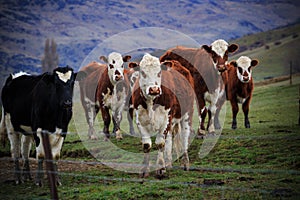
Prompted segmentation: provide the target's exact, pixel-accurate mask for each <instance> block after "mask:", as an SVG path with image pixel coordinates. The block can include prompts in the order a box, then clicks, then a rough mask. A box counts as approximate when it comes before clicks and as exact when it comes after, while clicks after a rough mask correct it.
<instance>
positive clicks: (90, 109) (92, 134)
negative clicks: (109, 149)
mask: <svg viewBox="0 0 300 200" xmlns="http://www.w3.org/2000/svg"><path fill="white" fill-rule="evenodd" d="M98 112H99V108H97V106H96V105H94V104H93V103H91V102H88V103H87V107H86V119H87V123H88V125H89V132H88V135H89V139H92V140H98V137H97V135H96V131H95V128H94V122H95V118H96V115H97V113H98Z"/></svg>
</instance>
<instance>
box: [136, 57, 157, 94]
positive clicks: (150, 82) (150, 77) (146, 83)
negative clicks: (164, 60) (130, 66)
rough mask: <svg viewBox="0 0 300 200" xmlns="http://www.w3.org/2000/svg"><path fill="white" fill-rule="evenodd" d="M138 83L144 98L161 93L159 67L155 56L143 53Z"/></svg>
mask: <svg viewBox="0 0 300 200" xmlns="http://www.w3.org/2000/svg"><path fill="white" fill-rule="evenodd" d="M139 85H140V87H141V90H142V92H143V94H144V96H145V97H146V98H150V99H153V98H155V97H156V96H157V95H160V94H161V67H160V62H159V59H158V58H157V57H154V56H151V55H150V54H145V55H144V57H143V59H142V61H141V62H140V75H139Z"/></svg>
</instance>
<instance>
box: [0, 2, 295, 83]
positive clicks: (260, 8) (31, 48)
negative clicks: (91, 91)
mask: <svg viewBox="0 0 300 200" xmlns="http://www.w3.org/2000/svg"><path fill="white" fill-rule="evenodd" d="M0 5H1V6H0V41H1V46H0V67H1V70H0V84H1V85H2V82H3V79H4V78H5V77H7V75H8V74H9V73H13V72H17V71H20V70H24V71H27V72H30V73H40V72H41V62H40V60H41V58H42V55H43V49H44V43H45V40H46V39H47V38H54V39H55V41H56V43H57V44H58V46H57V50H58V54H59V65H60V66H65V65H70V66H71V67H73V68H75V69H79V67H80V64H81V63H82V61H83V60H84V59H85V58H86V56H87V55H88V54H89V53H90V52H91V51H92V50H93V49H94V48H95V47H96V46H97V45H99V44H100V43H101V42H103V41H104V40H106V39H108V38H110V37H112V36H114V35H116V34H118V33H122V32H124V31H128V30H134V29H136V28H143V27H163V28H166V29H170V30H175V31H179V32H181V33H183V34H186V35H187V36H189V37H191V38H193V39H194V40H195V41H197V42H198V43H199V44H209V43H211V42H212V41H213V40H215V39H217V38H224V39H226V40H232V39H236V38H240V37H242V36H244V35H249V34H255V33H259V32H265V31H268V30H272V29H276V28H278V27H282V26H288V25H291V24H294V23H297V22H299V19H300V14H299V12H298V10H299V7H300V4H299V2H297V1H282V0H279V1H278V0H263V1H237V0H225V1H211V0H203V1H198V0H180V1H172V0H167V1H158V2H155V3H153V1H150V0H147V1H142V2H141V1H137V0H126V1H117V0H112V1H111V0H110V1H96V0H91V1H79V0H72V1H70V0H58V1H42V0H12V1H4V0H0ZM266 11H267V12H266ZM253 12H255V14H254V13H253ZM150 34H151V33H150ZM165 41H166V40H165ZM162 42H163V41H162ZM174 45H175V44H174Z"/></svg>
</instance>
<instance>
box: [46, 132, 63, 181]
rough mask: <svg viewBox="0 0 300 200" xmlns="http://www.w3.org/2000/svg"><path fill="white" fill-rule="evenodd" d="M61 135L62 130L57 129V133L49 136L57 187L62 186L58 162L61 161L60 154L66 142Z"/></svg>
mask: <svg viewBox="0 0 300 200" xmlns="http://www.w3.org/2000/svg"><path fill="white" fill-rule="evenodd" d="M61 133H62V129H59V128H56V131H55V133H53V134H50V135H49V140H50V146H51V151H52V158H53V167H54V173H55V182H56V185H62V184H61V181H60V178H59V176H58V168H57V161H58V160H59V159H60V153H61V149H62V145H63V142H64V137H63V136H62V135H61Z"/></svg>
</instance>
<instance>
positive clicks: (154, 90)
mask: <svg viewBox="0 0 300 200" xmlns="http://www.w3.org/2000/svg"><path fill="white" fill-rule="evenodd" d="M159 94H160V87H158V86H151V87H149V90H148V95H153V96H154V95H159Z"/></svg>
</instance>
